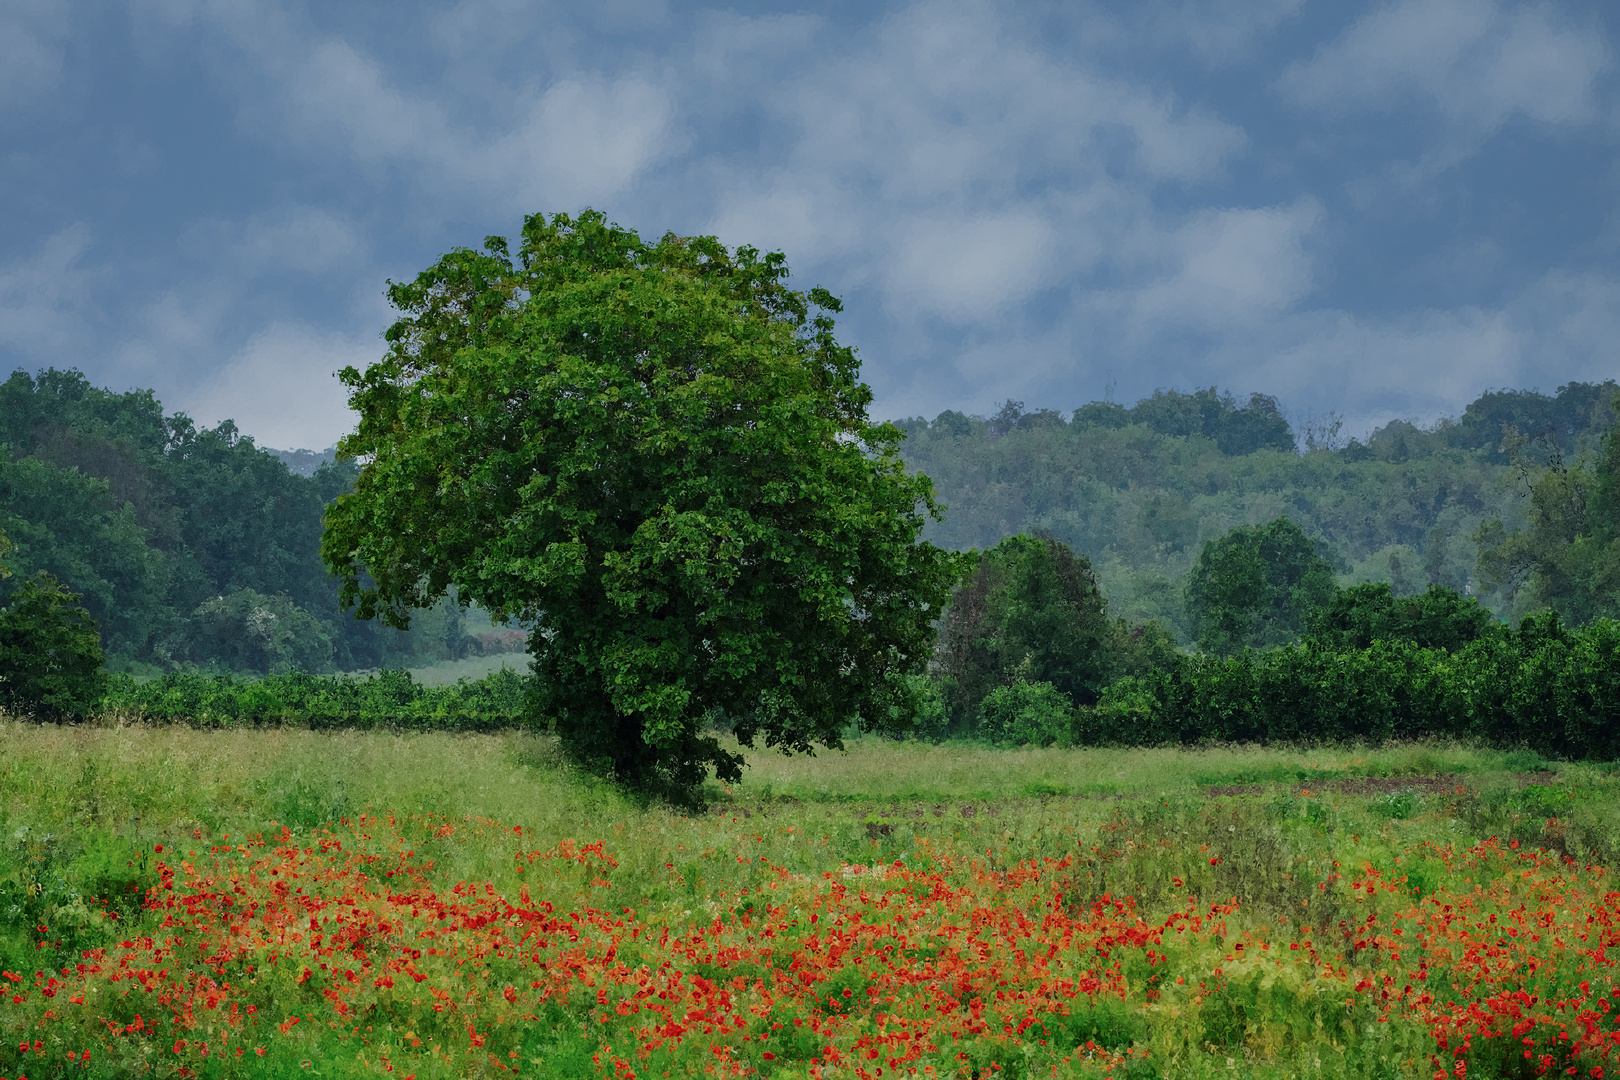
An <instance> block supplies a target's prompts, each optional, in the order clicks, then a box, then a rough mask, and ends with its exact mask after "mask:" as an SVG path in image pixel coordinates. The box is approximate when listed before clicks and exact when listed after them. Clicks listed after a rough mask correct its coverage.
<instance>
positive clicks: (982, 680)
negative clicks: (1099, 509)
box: [934, 536, 1174, 738]
mask: <svg viewBox="0 0 1620 1080" xmlns="http://www.w3.org/2000/svg"><path fill="white" fill-rule="evenodd" d="M1173 654H1174V649H1173V647H1172V645H1171V644H1170V641H1169V635H1168V633H1167V632H1165V631H1164V630H1163V629H1162V628H1160V627H1157V626H1154V625H1148V626H1141V627H1134V628H1133V627H1128V626H1126V625H1125V623H1124V622H1122V621H1121V620H1119V619H1114V618H1110V617H1109V615H1108V602H1107V600H1105V599H1104V598H1103V595H1102V592H1101V591H1100V590H1099V589H1098V588H1097V581H1096V578H1095V576H1094V575H1093V574H1092V571H1091V563H1090V561H1089V560H1088V559H1087V558H1086V557H1085V556H1084V555H1079V554H1076V553H1075V552H1073V551H1071V550H1070V549H1069V548H1068V547H1067V546H1066V545H1064V544H1062V543H1059V542H1058V541H1056V540H1053V539H1052V538H1050V537H1036V536H1010V537H1008V538H1007V539H1005V540H1003V541H1002V542H1001V543H1000V544H997V545H996V546H995V547H994V548H992V549H991V550H989V551H987V552H984V553H983V554H981V555H980V556H979V557H978V560H977V562H976V564H975V566H974V569H973V573H972V574H971V575H970V576H969V577H968V579H967V581H966V582H965V583H964V584H963V585H962V586H961V587H960V588H958V589H957V591H956V593H955V594H954V595H953V596H952V598H951V605H950V607H949V608H948V609H947V611H946V614H945V619H944V621H943V623H942V625H941V629H940V646H939V650H938V653H937V655H936V657H935V664H934V667H935V671H936V674H937V675H938V677H939V678H940V679H941V680H942V681H943V683H944V684H945V685H946V686H947V687H949V691H950V698H951V711H952V714H953V716H954V718H955V726H956V728H957V730H958V732H959V733H963V734H967V733H969V732H970V731H973V730H975V728H976V721H977V719H978V717H979V714H980V712H981V707H982V704H983V703H985V702H987V701H988V699H989V697H990V696H991V695H992V694H994V693H995V692H996V691H997V689H998V688H1003V689H1004V688H1007V687H1011V686H1014V685H1016V684H1020V683H1031V684H1040V685H1044V686H1047V687H1048V688H1049V689H1053V690H1054V692H1056V693H1058V694H1060V695H1062V696H1063V697H1064V698H1066V699H1067V700H1068V701H1069V702H1070V703H1073V704H1090V703H1091V702H1094V701H1096V700H1097V697H1098V695H1099V694H1101V693H1102V691H1103V689H1104V688H1105V687H1107V686H1108V684H1109V683H1111V682H1112V681H1113V680H1114V679H1116V678H1117V677H1119V676H1120V675H1122V674H1126V673H1128V672H1132V671H1140V670H1144V669H1145V668H1147V667H1150V666H1152V665H1153V664H1154V663H1158V662H1163V661H1164V660H1165V659H1166V658H1167V657H1168V656H1171V655H1173ZM997 723H999V721H998V722H997ZM992 726H995V725H992ZM989 734H990V737H992V738H1001V737H1002V734H1001V733H1000V731H999V729H998V730H997V731H995V732H990V733H989Z"/></svg>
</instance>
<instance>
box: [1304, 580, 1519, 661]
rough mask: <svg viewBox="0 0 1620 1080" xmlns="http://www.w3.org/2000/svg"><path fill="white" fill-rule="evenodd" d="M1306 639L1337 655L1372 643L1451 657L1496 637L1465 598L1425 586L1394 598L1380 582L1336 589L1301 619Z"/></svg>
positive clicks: (1491, 624) (1484, 614)
mask: <svg viewBox="0 0 1620 1080" xmlns="http://www.w3.org/2000/svg"><path fill="white" fill-rule="evenodd" d="M1306 625H1307V626H1308V627H1309V630H1310V634H1311V636H1312V637H1314V638H1317V639H1318V640H1320V641H1322V642H1324V643H1327V644H1330V645H1332V646H1334V647H1336V648H1340V649H1365V648H1367V647H1368V646H1370V645H1371V644H1372V643H1373V641H1374V640H1375V639H1378V638H1386V639H1388V638H1395V639H1399V640H1402V641H1410V642H1412V643H1413V644H1415V645H1419V646H1421V647H1423V648H1426V649H1448V650H1451V651H1456V650H1457V649H1460V648H1462V647H1463V646H1464V645H1467V644H1468V643H1470V642H1472V641H1477V640H1478V639H1479V638H1481V637H1484V636H1486V635H1487V634H1491V633H1494V632H1496V631H1497V629H1498V624H1497V622H1496V620H1495V619H1494V618H1493V617H1492V616H1491V613H1490V612H1489V611H1487V610H1485V608H1484V607H1483V606H1481V605H1480V602H1479V601H1478V600H1476V599H1474V598H1473V597H1471V596H1463V595H1462V594H1461V593H1459V592H1457V590H1455V589H1448V588H1446V587H1445V586H1444V585H1430V586H1429V589H1428V591H1427V592H1424V593H1421V594H1419V595H1417V596H1408V597H1402V598H1397V597H1396V596H1395V594H1394V592H1393V591H1392V590H1391V588H1390V586H1389V585H1388V584H1387V583H1386V582H1373V583H1369V584H1366V585H1356V586H1353V587H1352V588H1349V589H1341V590H1340V591H1339V592H1338V593H1336V594H1335V595H1334V597H1333V599H1332V600H1331V601H1329V602H1328V603H1327V604H1326V605H1325V606H1323V607H1320V608H1317V609H1316V610H1315V611H1313V612H1311V614H1310V615H1309V616H1308V617H1307V618H1306Z"/></svg>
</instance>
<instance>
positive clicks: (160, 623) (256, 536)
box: [0, 369, 511, 673]
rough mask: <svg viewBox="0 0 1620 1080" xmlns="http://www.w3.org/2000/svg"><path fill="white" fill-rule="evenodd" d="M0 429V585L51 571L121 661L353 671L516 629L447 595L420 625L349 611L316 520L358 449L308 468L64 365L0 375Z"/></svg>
mask: <svg viewBox="0 0 1620 1080" xmlns="http://www.w3.org/2000/svg"><path fill="white" fill-rule="evenodd" d="M0 444H3V446H4V453H0V533H3V535H4V536H5V537H7V538H8V539H9V541H10V544H11V548H10V551H9V554H8V556H7V558H6V563H7V565H8V566H9V568H10V571H11V576H10V577H9V578H7V579H6V580H4V581H0V600H3V601H10V600H11V599H13V598H14V597H15V596H16V595H17V594H18V590H20V589H22V588H24V586H25V584H26V583H29V582H33V583H35V584H36V586H37V582H38V580H39V575H41V574H44V575H47V576H48V577H49V578H50V579H52V580H54V581H55V582H57V583H59V584H60V585H61V587H62V588H63V589H65V590H66V591H67V592H69V593H72V594H74V595H75V596H76V597H77V598H78V599H77V603H78V604H79V605H81V606H82V607H83V609H84V610H85V611H86V612H87V614H88V615H89V616H90V618H91V619H93V620H94V623H95V626H96V628H97V630H98V633H99V644H100V646H101V648H102V649H103V650H104V651H105V653H106V654H107V656H108V658H109V663H110V666H111V667H112V668H114V669H116V670H136V671H146V672H155V671H159V670H169V669H175V668H182V667H184V668H192V669H204V670H224V671H240V672H258V673H268V672H272V671H289V670H305V671H316V672H319V671H334V670H353V669H366V668H381V667H387V666H405V665H410V664H415V663H423V662H432V661H433V660H437V659H444V658H448V657H454V656H457V655H465V654H466V653H467V652H469V651H477V650H480V649H482V648H485V647H488V646H495V647H498V648H509V647H510V645H511V643H510V642H505V643H503V642H500V641H499V640H498V639H497V638H496V636H495V635H494V634H493V628H490V627H488V625H487V622H486V623H485V624H483V625H482V626H477V625H469V622H468V619H467V617H466V616H465V615H464V614H463V613H462V612H461V611H460V609H459V608H457V607H456V605H454V604H449V603H446V604H442V605H440V606H439V607H438V608H436V609H434V610H433V611H430V612H426V613H424V616H423V617H421V618H419V619H418V621H417V624H416V627H415V628H414V630H413V632H411V633H404V632H401V631H398V630H393V629H390V628H387V627H383V626H381V625H379V624H376V623H369V622H363V621H360V620H357V619H355V618H354V617H353V615H352V614H351V613H349V612H346V611H345V610H343V608H342V606H341V604H340V603H339V596H338V586H337V583H336V582H335V580H334V579H333V578H332V576H331V574H330V573H329V572H328V571H327V569H326V567H325V566H324V565H323V564H322V562H321V558H320V538H321V531H322V520H321V519H322V514H323V513H324V512H325V510H326V507H327V506H328V505H330V504H331V503H332V502H333V501H334V500H335V499H336V498H337V497H338V496H339V495H341V494H342V493H343V492H345V491H347V490H349V489H350V487H352V485H353V483H354V480H355V477H356V475H357V473H358V470H357V468H356V467H355V466H354V465H353V464H352V463H347V462H330V463H327V464H325V465H323V466H322V467H320V468H319V469H316V470H314V471H313V472H312V473H311V474H310V475H308V476H300V475H298V474H296V473H294V472H292V471H291V470H290V469H289V468H288V467H287V466H286V465H285V464H284V463H283V462H282V461H281V460H280V459H279V458H278V457H277V456H276V455H275V454H274V453H273V452H269V451H266V450H263V449H260V448H259V447H257V446H255V445H254V442H253V440H252V439H251V438H248V437H245V436H243V435H242V434H241V433H240V432H239V431H238V430H237V428H236V426H235V425H234V424H233V423H231V422H230V421H226V422H224V423H222V424H220V425H219V426H217V427H214V428H204V427H198V426H197V425H196V424H195V423H194V422H193V421H192V420H191V419H190V418H189V417H187V416H185V415H184V414H181V413H165V411H164V409H163V406H162V405H161V403H160V402H159V401H158V400H157V399H156V397H155V396H154V395H153V394H152V392H151V391H148V390H138V391H130V392H125V393H116V392H113V391H110V390H106V389H102V388H99V387H95V386H92V385H91V384H90V383H89V381H88V380H87V379H86V378H85V377H84V376H83V375H82V374H81V373H79V372H77V371H72V370H66V371H64V370H56V369H47V370H44V371H41V372H39V373H38V374H30V373H28V372H26V371H16V372H14V373H12V375H11V377H10V378H9V379H7V380H6V381H5V382H3V383H0ZM476 629H482V630H483V631H484V632H485V639H484V640H480V639H479V638H478V637H476V636H475V635H474V633H473V632H472V631H474V630H476Z"/></svg>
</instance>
